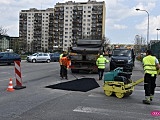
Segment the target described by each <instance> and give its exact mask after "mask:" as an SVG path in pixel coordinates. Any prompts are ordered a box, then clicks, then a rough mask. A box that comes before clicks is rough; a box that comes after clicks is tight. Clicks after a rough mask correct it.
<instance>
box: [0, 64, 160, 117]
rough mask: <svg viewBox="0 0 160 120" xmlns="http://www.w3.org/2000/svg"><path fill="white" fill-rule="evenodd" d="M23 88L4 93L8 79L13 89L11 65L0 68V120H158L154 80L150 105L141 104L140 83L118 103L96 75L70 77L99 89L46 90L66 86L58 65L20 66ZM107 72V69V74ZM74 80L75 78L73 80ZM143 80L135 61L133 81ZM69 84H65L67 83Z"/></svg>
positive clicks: (159, 90) (142, 95) (159, 83)
mask: <svg viewBox="0 0 160 120" xmlns="http://www.w3.org/2000/svg"><path fill="white" fill-rule="evenodd" d="M21 70H22V72H21V73H22V82H23V83H22V84H23V85H24V86H26V88H25V89H21V90H15V91H13V92H8V91H6V89H7V87H8V83H9V78H12V79H13V85H14V86H15V84H16V83H15V82H16V81H15V77H14V76H15V73H14V65H11V66H5V65H1V66H0V76H1V78H0V118H1V120H128V119H130V120H159V119H160V116H159V117H153V116H152V115H151V112H152V111H155V110H159V111H160V106H159V105H160V104H159V102H160V101H159V96H160V81H159V78H158V79H157V86H158V87H157V88H156V93H155V98H154V100H153V102H152V104H151V105H144V104H142V99H144V90H143V83H141V84H139V85H137V86H135V90H134V92H133V93H132V95H130V96H129V97H125V98H122V99H119V98H117V97H115V96H110V97H108V96H106V95H105V94H104V92H103V89H102V85H103V81H99V80H98V75H97V74H87V73H80V74H74V75H73V74H71V72H70V71H69V74H68V76H69V77H68V78H69V80H75V79H76V78H85V77H92V78H95V79H96V81H97V83H98V84H99V85H100V87H98V88H96V89H93V90H90V91H88V92H78V91H66V90H57V89H49V88H45V86H48V85H52V84H56V83H61V82H66V81H67V80H61V79H60V77H59V64H58V63H57V62H51V63H27V62H26V61H22V62H21ZM107 71H108V65H107V69H106V72H107ZM75 77H76V78H75ZM142 77H143V70H142V66H141V63H140V62H138V61H136V63H135V67H134V70H133V74H132V77H131V78H132V80H134V81H135V80H137V79H140V78H142ZM69 80H68V81H69Z"/></svg>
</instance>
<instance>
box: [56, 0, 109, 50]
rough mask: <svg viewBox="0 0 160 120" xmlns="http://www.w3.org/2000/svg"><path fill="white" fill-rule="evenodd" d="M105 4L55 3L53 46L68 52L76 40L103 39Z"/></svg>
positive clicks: (92, 2)
mask: <svg viewBox="0 0 160 120" xmlns="http://www.w3.org/2000/svg"><path fill="white" fill-rule="evenodd" d="M105 14H106V9H105V2H104V1H103V2H97V1H95V0H94V1H91V0H89V1H88V2H73V1H68V2H65V3H57V4H56V5H55V8H54V27H53V28H54V34H53V36H54V43H53V44H54V46H58V47H60V48H63V50H68V48H69V47H71V46H72V45H73V44H75V43H76V41H77V40H78V39H87V38H88V39H95V40H96V39H101V40H102V39H103V37H104V36H105Z"/></svg>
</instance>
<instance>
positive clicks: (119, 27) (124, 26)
mask: <svg viewBox="0 0 160 120" xmlns="http://www.w3.org/2000/svg"><path fill="white" fill-rule="evenodd" d="M113 27H114V29H121V30H122V29H126V28H127V26H126V25H120V24H114V26H113Z"/></svg>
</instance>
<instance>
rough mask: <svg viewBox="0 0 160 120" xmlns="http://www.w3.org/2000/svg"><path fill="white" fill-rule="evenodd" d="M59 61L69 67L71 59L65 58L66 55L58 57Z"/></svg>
mask: <svg viewBox="0 0 160 120" xmlns="http://www.w3.org/2000/svg"><path fill="white" fill-rule="evenodd" d="M60 62H61V64H62V65H64V66H66V67H67V68H69V66H70V64H71V61H70V60H69V59H68V58H67V57H62V58H61V59H60Z"/></svg>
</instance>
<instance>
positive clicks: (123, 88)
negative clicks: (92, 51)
mask: <svg viewBox="0 0 160 120" xmlns="http://www.w3.org/2000/svg"><path fill="white" fill-rule="evenodd" d="M120 72H122V71H121V69H116V70H114V71H113V72H109V73H107V74H106V76H107V77H104V85H103V90H104V93H105V94H106V95H107V96H111V95H113V94H115V96H116V97H117V98H123V97H124V96H129V95H131V94H132V92H133V91H134V86H135V85H137V84H139V83H141V82H143V81H144V78H141V79H139V80H137V81H132V80H130V79H129V82H128V83H125V82H123V81H114V78H115V76H118V73H120ZM111 75H113V77H111ZM108 78H113V79H110V80H109V79H108Z"/></svg>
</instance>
